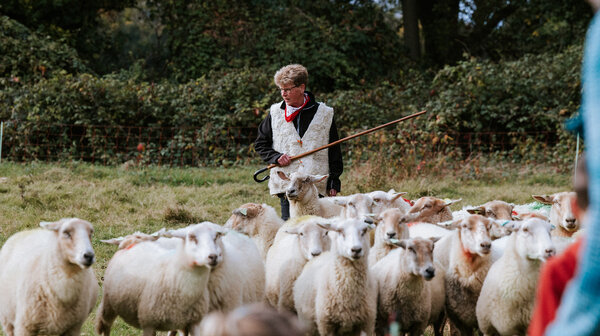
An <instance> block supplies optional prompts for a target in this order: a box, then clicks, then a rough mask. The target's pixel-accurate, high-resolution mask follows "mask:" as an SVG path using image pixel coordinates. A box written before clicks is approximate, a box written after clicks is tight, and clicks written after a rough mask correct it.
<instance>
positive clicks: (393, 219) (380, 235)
mask: <svg viewBox="0 0 600 336" xmlns="http://www.w3.org/2000/svg"><path fill="white" fill-rule="evenodd" d="M403 215H404V213H403V212H402V210H400V209H398V208H391V209H388V210H385V211H384V212H383V213H381V214H380V215H379V216H378V217H377V222H378V224H377V228H376V229H375V243H374V244H373V247H372V248H371V250H370V251H369V265H371V266H373V265H375V263H377V262H378V261H379V260H381V258H383V257H385V256H386V255H387V254H388V253H389V252H390V251H391V250H392V249H395V248H396V247H397V246H396V245H395V244H393V241H395V240H400V239H407V238H408V237H409V235H408V226H407V225H406V224H405V223H401V221H400V220H401V219H402V216H403Z"/></svg>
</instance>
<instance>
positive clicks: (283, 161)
mask: <svg viewBox="0 0 600 336" xmlns="http://www.w3.org/2000/svg"><path fill="white" fill-rule="evenodd" d="M277 163H279V165H280V166H281V167H285V166H288V165H289V164H290V163H292V160H291V159H290V156H289V155H287V154H283V155H282V156H280V157H279V159H277Z"/></svg>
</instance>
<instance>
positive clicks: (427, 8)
mask: <svg viewBox="0 0 600 336" xmlns="http://www.w3.org/2000/svg"><path fill="white" fill-rule="evenodd" d="M458 3H459V0H420V1H419V2H418V6H419V7H418V11H419V19H420V20H421V25H422V26H423V36H424V38H425V56H426V57H427V58H428V59H429V60H430V61H432V62H433V63H435V64H438V65H444V64H452V63H454V62H456V61H457V60H458V58H459V57H460V55H461V46H460V45H459V44H458V41H457V37H458Z"/></svg>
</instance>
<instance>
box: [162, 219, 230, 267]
mask: <svg viewBox="0 0 600 336" xmlns="http://www.w3.org/2000/svg"><path fill="white" fill-rule="evenodd" d="M225 233H226V231H225V230H224V229H223V228H222V227H221V226H219V225H217V224H214V223H210V222H202V223H200V224H194V225H190V226H188V227H185V228H181V229H177V230H169V231H166V232H165V233H163V234H162V235H161V236H163V237H172V238H180V239H182V240H183V249H184V254H185V256H186V259H187V260H185V262H186V264H187V265H189V266H190V267H204V266H205V267H209V268H214V267H217V266H218V265H219V264H220V263H221V262H222V261H223V242H222V241H221V236H223V234H225Z"/></svg>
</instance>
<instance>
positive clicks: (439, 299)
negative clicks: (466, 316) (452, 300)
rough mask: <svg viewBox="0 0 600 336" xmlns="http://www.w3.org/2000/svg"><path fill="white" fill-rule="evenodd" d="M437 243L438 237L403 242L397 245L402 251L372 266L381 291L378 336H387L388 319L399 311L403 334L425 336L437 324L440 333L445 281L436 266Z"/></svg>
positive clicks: (398, 242) (391, 254) (399, 321)
mask: <svg viewBox="0 0 600 336" xmlns="http://www.w3.org/2000/svg"><path fill="white" fill-rule="evenodd" d="M435 240H437V238H434V239H432V240H430V239H423V238H411V239H407V240H405V239H403V240H399V241H397V242H396V244H397V245H398V246H399V247H400V248H398V249H395V250H394V251H391V252H390V253H389V254H388V255H386V256H385V257H384V258H382V259H381V260H380V261H379V262H377V263H376V264H375V265H372V266H371V274H372V275H373V278H374V279H375V281H376V283H377V292H378V294H377V298H378V299H377V320H376V331H377V334H378V335H384V333H385V326H386V325H387V320H388V316H389V315H390V314H391V313H393V312H396V321H398V324H399V326H400V330H399V331H400V333H401V334H404V333H410V334H411V335H422V334H423V331H424V330H425V328H426V327H427V325H428V324H434V330H435V331H436V335H438V334H439V333H440V331H441V327H442V322H443V310H444V281H443V276H442V277H440V276H439V275H438V274H437V273H438V272H437V271H436V269H435V267H434V264H433V249H434V241H435ZM441 273H443V271H441ZM434 276H435V278H434ZM432 279H435V280H437V281H432Z"/></svg>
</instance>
